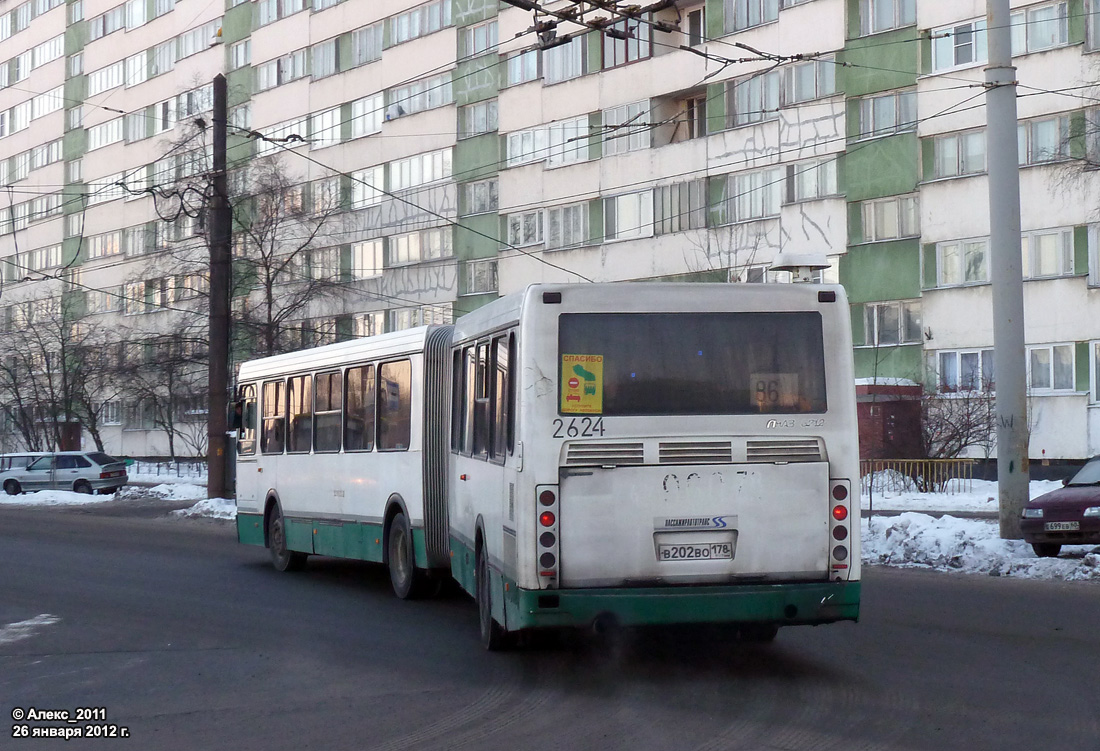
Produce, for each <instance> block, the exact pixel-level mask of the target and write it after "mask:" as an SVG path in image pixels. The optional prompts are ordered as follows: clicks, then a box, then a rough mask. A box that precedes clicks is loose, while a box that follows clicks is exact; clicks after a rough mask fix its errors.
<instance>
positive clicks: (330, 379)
mask: <svg viewBox="0 0 1100 751" xmlns="http://www.w3.org/2000/svg"><path fill="white" fill-rule="evenodd" d="M340 380H341V379H340V371H338V370H337V371H336V372H334V373H318V374H317V377H316V379H315V382H314V384H313V400H314V401H313V431H314V432H313V449H314V450H315V451H339V450H340V398H341V396H342V395H343V393H344V390H343V388H341V386H340Z"/></svg>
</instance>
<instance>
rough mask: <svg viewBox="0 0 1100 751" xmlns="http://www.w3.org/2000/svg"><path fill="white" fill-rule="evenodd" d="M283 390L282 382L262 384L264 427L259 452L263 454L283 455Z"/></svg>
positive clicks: (284, 413) (284, 418)
mask: <svg viewBox="0 0 1100 751" xmlns="http://www.w3.org/2000/svg"><path fill="white" fill-rule="evenodd" d="M284 390H285V388H284V385H283V382H282V381H267V382H266V383H264V393H263V402H262V404H261V405H260V406H261V409H262V410H263V416H264V426H263V432H262V433H261V435H260V451H262V452H263V453H265V454H281V453H283V443H284V440H285V437H286V433H285V428H286V425H285V422H286V411H285V410H286V405H285V403H284V402H283V392H284Z"/></svg>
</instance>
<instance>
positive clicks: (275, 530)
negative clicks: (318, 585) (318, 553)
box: [267, 503, 306, 571]
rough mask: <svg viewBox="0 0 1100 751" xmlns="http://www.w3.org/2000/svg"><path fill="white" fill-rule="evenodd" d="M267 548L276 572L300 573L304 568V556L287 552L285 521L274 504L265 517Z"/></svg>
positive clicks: (295, 552)
mask: <svg viewBox="0 0 1100 751" xmlns="http://www.w3.org/2000/svg"><path fill="white" fill-rule="evenodd" d="M267 546H268V549H269V550H270V551H271V565H273V566H274V567H275V570H276V571H301V570H302V569H303V568H305V567H306V554H305V553H300V552H298V551H297V550H287V547H286V520H285V519H283V510H282V508H280V507H279V504H278V503H276V504H275V505H274V506H272V508H271V514H270V515H269V516H268V517H267Z"/></svg>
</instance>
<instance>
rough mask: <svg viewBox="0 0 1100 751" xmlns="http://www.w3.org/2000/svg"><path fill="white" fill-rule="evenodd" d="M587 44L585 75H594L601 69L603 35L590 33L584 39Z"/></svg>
mask: <svg viewBox="0 0 1100 751" xmlns="http://www.w3.org/2000/svg"><path fill="white" fill-rule="evenodd" d="M584 38H585V39H586V40H587V44H588V65H587V66H586V68H585V72H587V73H596V72H597V71H599V70H601V69H602V68H603V34H597V33H596V32H594V31H590V32H588V33H587V34H585V37H584Z"/></svg>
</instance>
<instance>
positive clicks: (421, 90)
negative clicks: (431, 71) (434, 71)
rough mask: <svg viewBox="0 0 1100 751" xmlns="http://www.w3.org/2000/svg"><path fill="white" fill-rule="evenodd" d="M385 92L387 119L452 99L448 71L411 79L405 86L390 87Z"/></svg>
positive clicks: (435, 105) (448, 102) (428, 108)
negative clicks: (414, 79) (416, 79)
mask: <svg viewBox="0 0 1100 751" xmlns="http://www.w3.org/2000/svg"><path fill="white" fill-rule="evenodd" d="M387 93H388V97H387V99H388V101H389V103H390V104H389V107H387V108H386V119H387V120H393V119H394V118H396V117H400V116H401V115H411V114H413V113H415V112H423V111H424V110H430V109H435V108H436V107H442V106H444V105H447V104H450V103H451V102H453V101H454V98H453V96H452V94H451V74H450V73H444V74H442V75H439V76H432V77H431V78H423V79H421V80H419V81H413V82H412V83H410V84H407V85H405V86H401V87H398V88H396V89H390V90H389V92H387Z"/></svg>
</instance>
